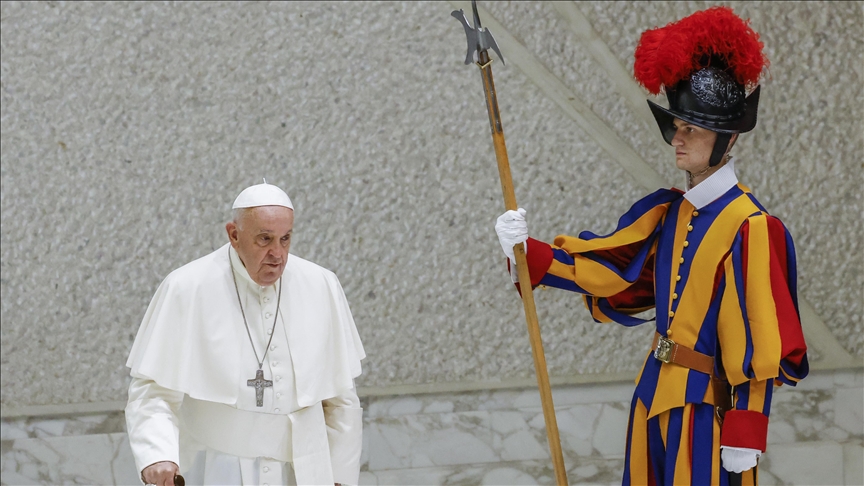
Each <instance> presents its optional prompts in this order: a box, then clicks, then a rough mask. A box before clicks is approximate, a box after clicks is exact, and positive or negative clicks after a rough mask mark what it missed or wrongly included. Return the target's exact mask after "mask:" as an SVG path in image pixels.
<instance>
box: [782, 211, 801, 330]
mask: <svg viewBox="0 0 864 486" xmlns="http://www.w3.org/2000/svg"><path fill="white" fill-rule="evenodd" d="M783 230H784V232H785V234H786V268H787V269H788V273H789V274H788V276H787V277H786V278H787V281H788V283H789V292H791V293H792V302H794V303H795V312H796V313H798V314H799V315H800V312H799V310H798V264H797V263H796V260H797V258H796V256H795V243H793V242H792V235H790V234H789V230H788V229H786V227H785V226H784V227H783Z"/></svg>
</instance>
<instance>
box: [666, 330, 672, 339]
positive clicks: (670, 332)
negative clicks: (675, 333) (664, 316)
mask: <svg viewBox="0 0 864 486" xmlns="http://www.w3.org/2000/svg"><path fill="white" fill-rule="evenodd" d="M666 337H672V329H667V330H666Z"/></svg>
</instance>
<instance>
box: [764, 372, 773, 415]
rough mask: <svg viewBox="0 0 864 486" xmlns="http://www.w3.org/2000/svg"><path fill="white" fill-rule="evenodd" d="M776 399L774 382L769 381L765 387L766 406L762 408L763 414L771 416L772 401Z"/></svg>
mask: <svg viewBox="0 0 864 486" xmlns="http://www.w3.org/2000/svg"><path fill="white" fill-rule="evenodd" d="M773 397H774V380H772V379H769V380H768V383H767V384H766V385H765V406H764V407H762V413H763V414H764V415H765V416H766V417H768V416H770V415H771V399H772V398H773Z"/></svg>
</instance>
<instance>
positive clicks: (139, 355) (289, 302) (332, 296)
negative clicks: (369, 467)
mask: <svg viewBox="0 0 864 486" xmlns="http://www.w3.org/2000/svg"><path fill="white" fill-rule="evenodd" d="M229 255H230V258H231V261H232V262H233V265H234V275H235V276H236V281H237V286H238V289H239V293H240V298H241V300H242V302H243V312H245V314H246V320H247V322H248V324H249V334H251V341H252V342H254V343H255V351H257V353H258V357H259V358H260V357H261V356H262V355H263V353H264V349H265V346H266V345H267V342H268V340H269V339H270V337H271V336H270V334H271V329H274V328H273V322H274V318H275V317H276V307H277V301H279V298H278V296H277V289H278V286H279V283H278V282H277V283H276V284H274V285H271V286H269V287H261V286H259V285H258V284H256V283H255V282H254V281H253V280H252V279H251V278H250V277H249V274H248V272H247V271H246V269H245V268H244V266H243V264H242V263H241V261H240V259H239V258H238V256H237V252H236V251H235V250H234V249H233V248H232V247H231V246H230V245H225V246H223V247H222V248H219V249H218V250H216V251H215V252H213V253H211V254H209V255H207V256H205V257H203V258H200V259H198V260H195V261H193V262H191V263H189V264H187V265H184V266H183V267H181V268H179V269H177V270H175V271H174V272H172V273H171V274H170V275H168V277H166V278H165V280H164V281H163V282H162V284H161V285H160V286H159V288H158V290H157V291H156V295H155V296H154V297H153V300H152V301H151V303H150V307H149V308H148V309H147V313H146V314H145V316H144V319H143V322H142V323H141V328H140V329H139V331H138V335H137V337H136V338H135V343H134V344H133V345H132V351H131V353H130V356H129V360H128V361H127V363H126V365H127V366H128V367H130V368H131V375H132V383H131V385H130V387H129V402H128V404H127V406H126V424H127V430H128V432H129V443H130V445H131V447H132V453H133V455H134V456H135V463H136V465H137V467H138V470H139V472H140V471H141V470H142V469H144V468H145V467H147V466H149V465H150V464H153V463H156V462H159V461H173V462H175V463H177V464H178V465H179V466H180V473H181V474H183V475H184V477H185V478H186V482H187V483H188V484H244V485H246V484H293V483H294V481H296V483H297V484H300V485H305V484H333V483H345V484H357V483H358V478H359V475H360V451H361V447H362V431H363V412H362V409H361V408H360V401H359V399H358V398H357V394H356V392H355V390H354V378H356V377H357V376H359V375H360V372H361V369H360V360H362V359H363V358H365V356H366V355H365V352H364V351H363V345H362V344H361V342H360V336H359V335H358V333H357V328H356V327H355V325H354V319H353V318H352V316H351V311H350V309H349V307H348V302H347V299H346V298H345V293H344V291H343V290H342V287H341V285H340V284H339V280H338V279H337V278H336V275H335V274H333V272H330V271H329V270H326V269H324V268H322V267H320V266H318V265H316V264H314V263H311V262H309V261H306V260H303V259H302V258H299V257H297V256H294V255H290V256H289V257H288V259H287V261H286V266H285V271H284V273H283V274H282V291H281V303H280V304H279V313H278V319H277V320H276V325H275V331H273V336H272V338H273V339H272V342H271V343H270V347H269V349H268V350H267V355H266V358H265V359H264V365H263V372H264V378H265V379H267V380H272V382H273V383H272V386H271V387H267V388H264V391H263V393H264V396H263V406H262V407H258V406H256V390H255V388H254V387H250V386H248V385H247V380H250V379H254V378H255V375H256V372H257V370H258V360H257V359H256V357H255V353H254V352H253V350H252V345H251V344H250V337H249V334H247V330H246V326H245V325H244V324H243V315H242V314H241V309H240V306H239V305H238V298H237V291H236V290H235V288H234V282H233V280H232V275H231V266H230V264H229Z"/></svg>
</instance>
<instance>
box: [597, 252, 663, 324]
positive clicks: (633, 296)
mask: <svg viewBox="0 0 864 486" xmlns="http://www.w3.org/2000/svg"><path fill="white" fill-rule="evenodd" d="M640 243H641V242H640ZM604 253H609V252H604ZM606 300H608V301H609V304H610V305H612V308H613V309H619V310H620V309H639V308H643V307H651V306H653V305H654V255H651V256H650V257H648V259H647V260H645V267H643V268H642V272H641V273H640V274H639V278H638V279H636V281H635V282H633V285H631V286H629V287H627V288H626V289H625V290H624V291H622V292H619V293H617V294H615V295H612V296H609V297H607V299H606Z"/></svg>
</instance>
